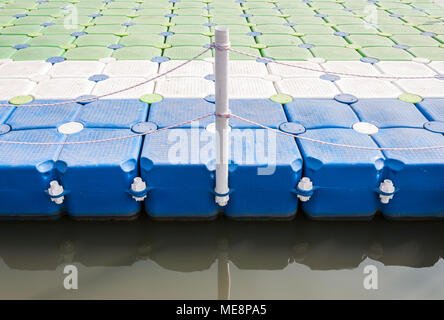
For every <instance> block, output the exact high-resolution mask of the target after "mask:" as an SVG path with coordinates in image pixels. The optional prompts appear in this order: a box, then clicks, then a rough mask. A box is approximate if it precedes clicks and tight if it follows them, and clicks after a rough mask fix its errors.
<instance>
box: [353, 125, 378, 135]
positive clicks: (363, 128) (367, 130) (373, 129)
mask: <svg viewBox="0 0 444 320" xmlns="http://www.w3.org/2000/svg"><path fill="white" fill-rule="evenodd" d="M352 128H353V130H355V131H356V132H359V133H363V134H375V133H378V131H379V129H378V127H377V126H375V125H374V124H371V123H368V122H356V123H355V124H354V125H353V126H352Z"/></svg>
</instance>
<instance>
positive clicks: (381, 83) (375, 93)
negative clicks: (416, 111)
mask: <svg viewBox="0 0 444 320" xmlns="http://www.w3.org/2000/svg"><path fill="white" fill-rule="evenodd" d="M336 84H337V85H338V87H339V88H340V89H341V90H342V92H343V93H349V94H352V95H354V96H356V97H358V98H397V97H398V96H399V95H400V94H402V91H401V90H399V89H398V88H397V87H396V86H395V85H394V84H392V83H391V82H390V81H388V80H379V79H363V78H342V79H340V80H338V81H336Z"/></svg>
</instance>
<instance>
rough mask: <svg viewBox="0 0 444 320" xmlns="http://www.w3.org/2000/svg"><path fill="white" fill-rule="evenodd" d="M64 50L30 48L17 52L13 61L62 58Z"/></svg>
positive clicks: (13, 56)
mask: <svg viewBox="0 0 444 320" xmlns="http://www.w3.org/2000/svg"><path fill="white" fill-rule="evenodd" d="M62 53H63V50H62V49H60V48H57V47H29V48H26V49H23V50H18V51H16V52H15V53H14V54H13V55H12V56H11V58H12V59H13V60H20V61H22V60H46V59H48V58H49V57H54V56H60V55H61V54H62Z"/></svg>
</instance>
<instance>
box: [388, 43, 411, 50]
mask: <svg viewBox="0 0 444 320" xmlns="http://www.w3.org/2000/svg"><path fill="white" fill-rule="evenodd" d="M392 47H393V48H395V49H402V50H407V49H408V48H410V47H409V46H408V45H406V44H394V45H393V46H392Z"/></svg>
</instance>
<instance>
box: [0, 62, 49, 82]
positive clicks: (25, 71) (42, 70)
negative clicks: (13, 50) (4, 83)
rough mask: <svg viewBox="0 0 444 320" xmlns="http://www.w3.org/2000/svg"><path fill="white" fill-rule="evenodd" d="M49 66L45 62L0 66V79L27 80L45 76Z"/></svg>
mask: <svg viewBox="0 0 444 320" xmlns="http://www.w3.org/2000/svg"><path fill="white" fill-rule="evenodd" d="M50 68H51V64H50V63H48V62H45V61H14V62H9V63H4V64H1V65H0V78H29V77H30V76H33V75H36V74H46V73H47V72H48V71H49V69H50Z"/></svg>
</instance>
